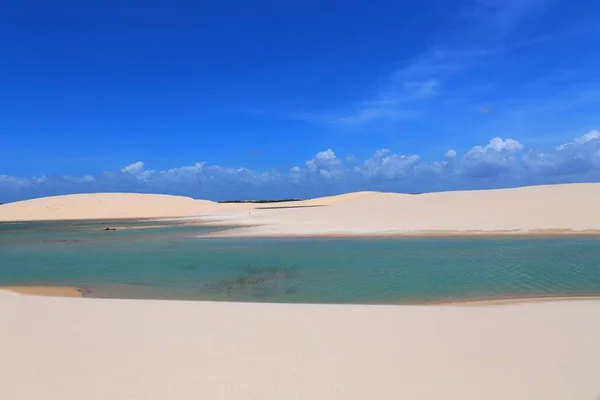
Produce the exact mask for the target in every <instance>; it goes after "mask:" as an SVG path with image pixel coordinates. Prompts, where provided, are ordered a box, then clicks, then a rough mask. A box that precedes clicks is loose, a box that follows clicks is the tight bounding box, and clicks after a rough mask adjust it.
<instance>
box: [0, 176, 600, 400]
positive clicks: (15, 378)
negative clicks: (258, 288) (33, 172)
mask: <svg viewBox="0 0 600 400" xmlns="http://www.w3.org/2000/svg"><path fill="white" fill-rule="evenodd" d="M599 204H600V184H577V185H556V186H538V187H526V188H518V189H507V190H494V191H469V192H448V193H432V194H425V195H418V196H411V195H402V194H391V193H374V192H361V193H352V194H348V195H343V196H334V197H329V198H322V199H313V200H308V201H304V202H294V203H287V204H286V203H277V204H260V205H256V204H255V205H252V204H218V203H213V202H209V201H201V200H193V199H190V198H185V197H175V196H160V195H134V194H92V195H74V196H57V197H51V198H44V199H36V200H30V201H24V202H18V203H12V204H7V205H3V206H0V221H18V220H55V219H89V218H104V219H113V218H160V217H167V218H172V217H186V218H192V219H193V218H204V219H216V220H221V223H226V224H231V223H239V224H249V225H252V226H250V227H246V228H238V229H233V230H229V231H226V232H225V233H226V234H228V235H267V236H268V235H320V234H345V235H364V234H406V233H415V232H421V233H431V232H433V231H435V232H438V233H439V232H444V233H454V234H456V233H460V232H463V233H464V232H469V231H478V232H480V233H481V232H496V233H497V232H509V231H513V230H527V231H529V232H530V233H534V232H549V231H552V232H558V233H566V232H575V231H594V232H599V231H600V212H599V211H598V210H599V209H600V206H598V205H599ZM281 207H283V208H281ZM287 207H290V208H287ZM61 290H66V289H64V288H63V289H61ZM46 294H49V293H46ZM75 295H76V293H75ZM598 315H600V301H598V300H579V301H557V302H542V303H529V304H510V305H502V306H496V307H467V306H463V307H459V306H327V305H322V306H318V305H276V304H244V303H203V302H174V301H146V300H137V301H136V300H104V299H69V298H55V297H38V296H23V295H19V294H15V293H9V292H0V398H2V399H3V398H7V399H17V400H18V399H32V400H37V399H44V400H46V399H48V400H53V399H61V400H63V399H67V400H68V399H81V398H85V399H88V400H95V399H98V400H99V399H113V398H115V399H147V400H153V399H211V400H213V399H214V400H219V399H228V400H229V399H257V400H258V399H261V400H263V399H266V400H268V399H277V400H280V399H327V400H335V399H344V400H348V399H394V400H396V399H432V400H433V399H435V400H438V399H461V400H469V399H473V400H482V399H485V400H501V399H502V400H504V399H511V400H521V399H522V400H536V399H540V400H553V399H556V400H563V399H565V400H566V399H569V400H570V399H597V398H599V397H600V370H599V368H598V360H600V318H599V317H598Z"/></svg>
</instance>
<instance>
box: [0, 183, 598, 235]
mask: <svg viewBox="0 0 600 400" xmlns="http://www.w3.org/2000/svg"><path fill="white" fill-rule="evenodd" d="M599 210H600V183H589V184H565V185H548V186H530V187H522V188H515V189H501V190H481V191H460V192H442V193H429V194H422V195H407V194H397V193H378V192H358V193H350V194H345V195H340V196H333V197H326V198H321V199H311V200H306V201H300V202H290V203H270V204H219V203H214V202H211V201H206V200H194V199H191V198H187V197H178V196H166V195H141V194H108V193H105V194H82V195H69V196H57V197H48V198H42V199H35V200H29V201H22V202H16V203H10V204H6V205H3V206H0V221H17V220H52V219H88V218H105V219H111V218H143V217H146V218H155V217H156V218H157V217H184V216H186V217H193V216H196V217H200V218H199V219H203V220H209V221H210V220H212V221H216V222H220V223H223V224H240V225H251V227H248V228H243V229H235V230H231V231H225V232H220V233H219V234H220V235H246V236H252V235H254V236H256V235H258V236H261V235H262V236H271V235H273V236H277V235H328V234H332V235H377V234H415V233H428V234H440V233H463V234H464V233H485V232H502V233H516V232H520V233H523V232H529V233H544V232H546V233H573V232H575V231H577V232H582V231H596V232H595V233H600V211H599ZM534 231H536V232H534ZM569 231H570V232H569Z"/></svg>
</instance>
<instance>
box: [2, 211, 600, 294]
mask: <svg viewBox="0 0 600 400" xmlns="http://www.w3.org/2000/svg"><path fill="white" fill-rule="evenodd" d="M157 224H158V223H157V222H152V221H94V222H91V221H73V222H39V223H11V224H0V285H72V286H77V287H80V288H83V289H84V290H85V291H86V295H87V296H90V297H114V298H153V299H184V300H219V301H220V300H224V301H264V302H286V303H351V304H356V303H360V304H395V303H397V304H402V303H420V302H437V301H446V300H455V299H464V300H468V299H482V298H498V297H513V296H515V297H520V296H552V295H573V294H577V295H585V294H589V295H598V294H600V238H597V237H548V238H543V237H497V238H491V237H479V238H466V237H465V238H347V239H340V238H335V239H334V238H328V239H323V238H313V239H305V238H303V239H289V238H286V239H284V238H281V239H257V238H198V237H197V236H198V235H202V234H204V233H207V232H210V231H211V230H214V229H216V228H213V227H209V226H203V225H180V224H173V223H171V224H169V223H164V222H163V223H160V224H161V225H157ZM106 227H116V228H118V230H117V231H105V230H104V229H105V228H106ZM124 227H133V228H139V229H122V230H121V229H120V228H124ZM220 229H222V228H220Z"/></svg>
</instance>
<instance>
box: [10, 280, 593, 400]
mask: <svg viewBox="0 0 600 400" xmlns="http://www.w3.org/2000/svg"><path fill="white" fill-rule="evenodd" d="M0 354H1V356H0V377H1V381H2V384H1V385H0V395H1V396H0V397H2V398H6V399H61V400H64V399H87V400H95V399H148V400H150V399H215V400H217V399H261V400H264V399H277V400H281V399H327V400H332V399H344V400H347V399H394V400H397V399H435V400H438V399H462V400H464V399H473V400H481V399H486V400H493V399H498V400H505V399H513V400H518V399H523V400H532V399H544V400H550V399H556V400H559V399H560V400H567V399H591V400H596V399H598V397H599V396H600V368H598V360H599V359H600V301H597V300H580V301H565V302H560V301H557V302H544V303H529V304H520V305H504V306H498V307H460V306H453V307H442V306H440V307H437V306H329V305H277V304H249V303H210V302H178V301H151V300H107V299H72V298H58V297H37V296H22V295H19V294H15V293H10V292H0Z"/></svg>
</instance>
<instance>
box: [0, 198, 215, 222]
mask: <svg viewBox="0 0 600 400" xmlns="http://www.w3.org/2000/svg"><path fill="white" fill-rule="evenodd" d="M217 206H219V204H217V203H214V202H212V201H208V200H194V199H192V198H190V197H183V196H170V195H161V194H135V193H93V194H74V195H65V196H52V197H43V198H39V199H32V200H25V201H19V202H15V203H8V204H4V205H2V206H0V221H44V220H77V219H118V218H160V217H182V216H190V215H200V214H203V213H207V212H209V213H210V212H212V210H214V209H215V207H217ZM221 206H222V205H221ZM220 208H225V207H220Z"/></svg>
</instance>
